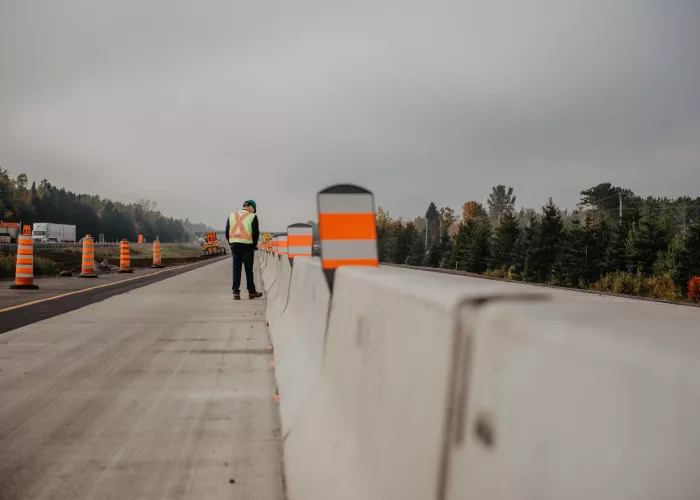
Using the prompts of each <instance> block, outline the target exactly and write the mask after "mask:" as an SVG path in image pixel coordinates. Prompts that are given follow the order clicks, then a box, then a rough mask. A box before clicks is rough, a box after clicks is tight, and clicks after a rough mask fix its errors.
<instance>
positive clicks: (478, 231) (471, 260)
mask: <svg viewBox="0 0 700 500" xmlns="http://www.w3.org/2000/svg"><path fill="white" fill-rule="evenodd" d="M466 225H467V227H468V230H467V234H468V239H467V242H466V243H467V244H466V255H465V257H466V262H465V264H464V269H466V270H467V271H469V272H471V273H484V272H486V269H487V267H488V265H487V264H488V260H489V239H490V237H491V226H490V224H489V222H488V220H486V219H472V220H469V221H467V224H466Z"/></svg>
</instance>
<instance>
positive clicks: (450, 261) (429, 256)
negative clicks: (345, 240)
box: [377, 183, 700, 300]
mask: <svg viewBox="0 0 700 500" xmlns="http://www.w3.org/2000/svg"><path fill="white" fill-rule="evenodd" d="M515 202H516V197H515V194H514V192H513V188H511V187H509V188H506V186H504V185H499V186H495V187H494V188H493V189H492V192H491V193H490V195H489V196H488V199H487V200H486V205H485V206H484V205H483V204H482V203H480V202H478V201H467V202H466V203H464V205H463V206H462V211H461V214H457V213H456V212H455V211H454V210H453V209H452V208H450V207H443V208H438V207H437V206H436V205H435V204H434V203H432V202H431V203H430V205H429V206H428V209H427V210H426V214H425V217H418V218H416V219H413V220H404V219H402V218H397V219H393V218H392V217H391V216H390V214H389V213H388V212H386V211H385V210H384V209H382V208H381V207H379V208H378V210H377V233H378V234H377V236H378V247H379V258H380V260H381V261H382V262H387V263H394V264H407V265H413V266H429V267H435V268H447V269H455V270H461V271H468V272H472V273H478V274H484V275H488V276H493V277H498V278H507V279H511V280H518V281H524V282H528V283H546V284H551V285H558V286H566V287H571V288H581V289H593V290H599V291H611V292H616V293H624V294H631V295H643V296H649V297H653V298H658V299H666V300H677V299H680V298H682V297H684V296H686V295H688V293H689V292H688V290H689V281H690V280H691V278H692V277H693V276H700V197H697V198H690V197H679V198H674V199H671V198H659V197H646V198H643V197H640V196H637V195H636V194H635V193H634V192H633V191H632V190H630V189H626V188H623V187H619V186H613V185H611V184H610V183H605V184H599V185H597V186H594V187H592V188H590V189H585V190H583V191H581V198H580V201H579V204H578V206H577V208H576V209H575V210H573V211H571V212H569V211H568V210H562V209H560V208H559V207H558V206H557V205H556V204H555V203H554V201H553V200H552V199H551V198H550V199H549V200H548V202H547V203H546V204H545V205H544V206H542V207H541V209H540V210H534V209H527V208H522V209H520V210H516V208H515ZM698 281H700V280H696V281H694V282H693V283H697V282H698ZM693 286H695V285H691V288H692V287H693ZM699 292H700V291H699ZM694 293H698V292H694ZM694 293H693V292H691V293H690V295H689V296H690V298H694Z"/></svg>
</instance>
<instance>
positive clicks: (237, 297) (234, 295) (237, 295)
mask: <svg viewBox="0 0 700 500" xmlns="http://www.w3.org/2000/svg"><path fill="white" fill-rule="evenodd" d="M233 300H241V294H240V293H234V294H233Z"/></svg>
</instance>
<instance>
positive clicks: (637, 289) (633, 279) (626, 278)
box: [592, 271, 643, 295]
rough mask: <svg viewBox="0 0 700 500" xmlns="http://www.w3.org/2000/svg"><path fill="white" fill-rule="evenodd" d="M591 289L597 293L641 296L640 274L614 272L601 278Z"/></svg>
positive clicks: (641, 280) (641, 283) (641, 279)
mask: <svg viewBox="0 0 700 500" xmlns="http://www.w3.org/2000/svg"><path fill="white" fill-rule="evenodd" d="M592 288H593V290H595V291H597V292H612V293H619V294H623V295H642V293H643V278H642V274H641V273H637V274H632V273H628V272H625V271H616V272H614V273H610V274H606V275H604V276H601V278H600V279H599V280H598V281H597V282H596V283H595V284H594V285H593V286H592Z"/></svg>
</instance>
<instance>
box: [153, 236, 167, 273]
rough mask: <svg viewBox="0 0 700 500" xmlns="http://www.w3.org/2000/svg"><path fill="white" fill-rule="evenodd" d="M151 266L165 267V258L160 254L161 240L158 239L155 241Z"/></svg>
mask: <svg viewBox="0 0 700 500" xmlns="http://www.w3.org/2000/svg"><path fill="white" fill-rule="evenodd" d="M151 267H152V268H157V269H160V268H162V267H165V266H163V259H162V258H161V254H160V241H158V240H155V241H154V242H153V265H152V266H151Z"/></svg>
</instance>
